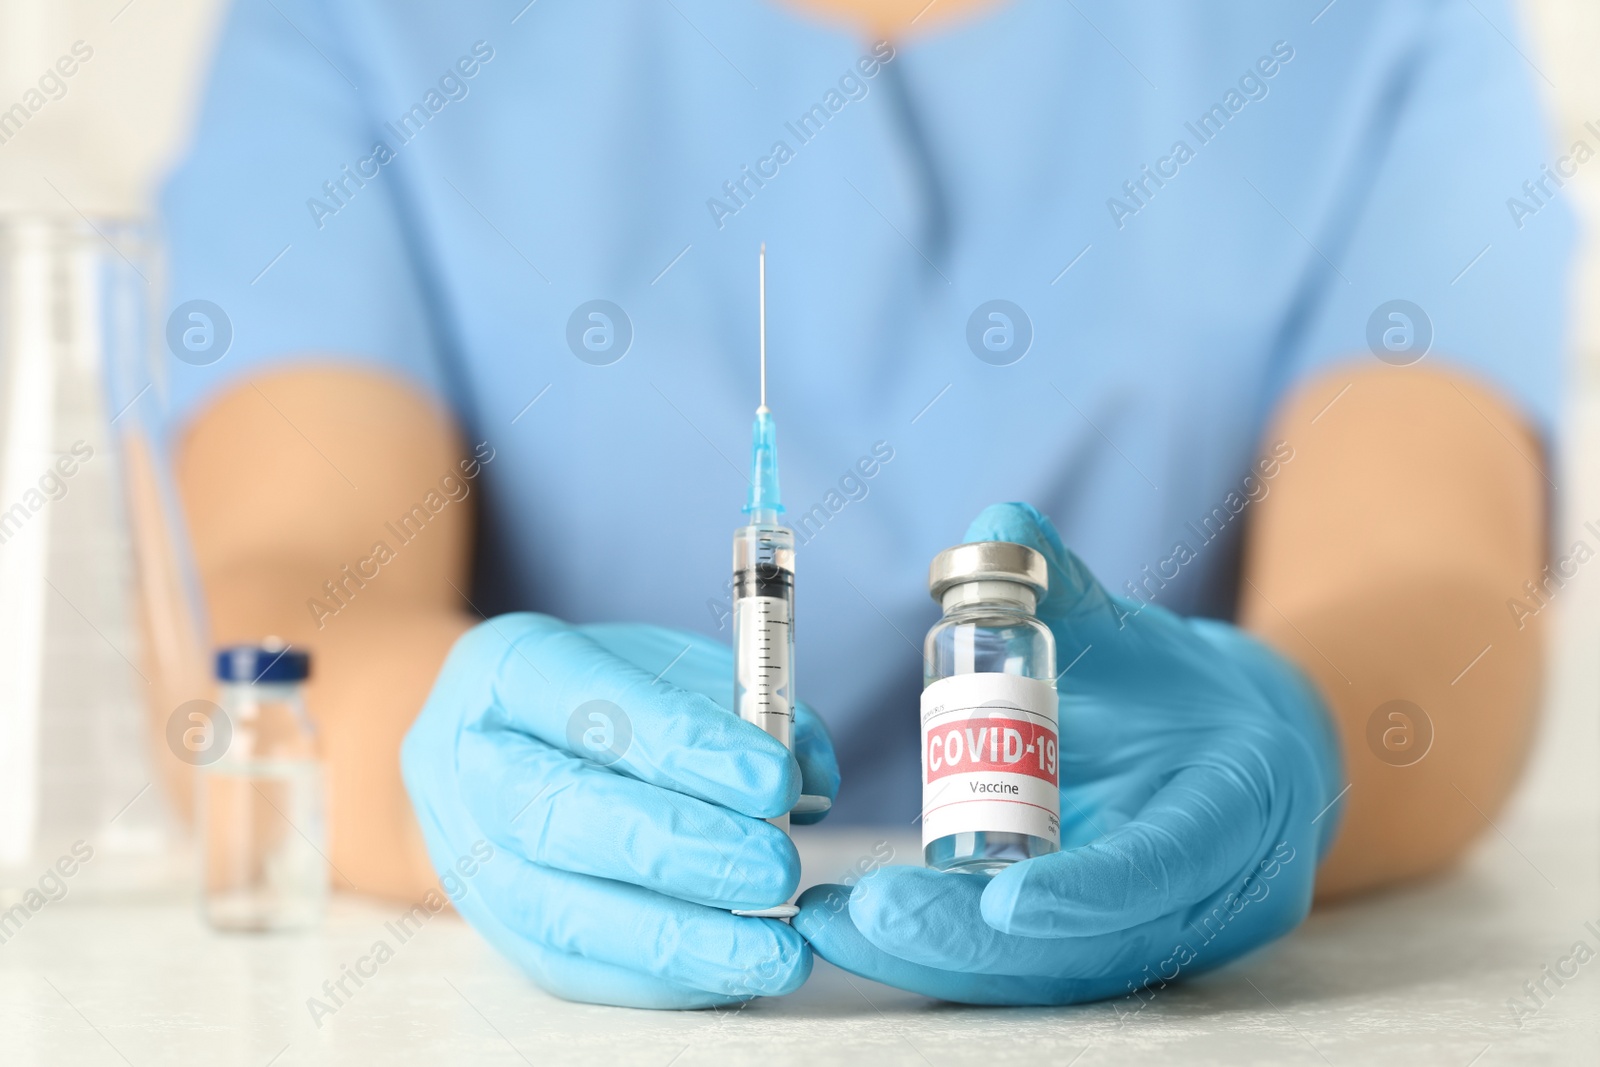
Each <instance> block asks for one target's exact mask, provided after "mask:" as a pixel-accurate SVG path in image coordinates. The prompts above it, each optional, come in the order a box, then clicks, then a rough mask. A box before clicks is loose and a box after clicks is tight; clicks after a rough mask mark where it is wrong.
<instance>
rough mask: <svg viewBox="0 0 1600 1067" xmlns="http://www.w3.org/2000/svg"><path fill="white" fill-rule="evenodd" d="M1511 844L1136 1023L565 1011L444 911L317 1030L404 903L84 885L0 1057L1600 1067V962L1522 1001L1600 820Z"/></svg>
mask: <svg viewBox="0 0 1600 1067" xmlns="http://www.w3.org/2000/svg"><path fill="white" fill-rule="evenodd" d="M1501 828H1502V829H1503V830H1504V835H1503V836H1502V835H1501V834H1500V833H1499V832H1497V831H1491V832H1490V833H1489V835H1488V837H1487V838H1486V839H1485V840H1484V841H1483V842H1482V843H1481V845H1480V847H1479V848H1478V849H1477V851H1476V852H1475V853H1474V855H1473V857H1472V859H1471V861H1470V862H1469V863H1468V864H1467V865H1466V866H1465V867H1464V868H1463V869H1462V870H1460V871H1459V872H1457V873H1455V874H1453V875H1451V876H1449V877H1447V878H1445V879H1443V880H1440V881H1437V882H1434V883H1432V884H1429V885H1426V886H1421V887H1418V888H1415V889H1409V890H1404V891H1400V892H1395V893H1392V894H1389V895H1387V896H1385V897H1382V898H1380V899H1375V900H1370V901H1365V902H1362V903H1359V904H1355V905H1349V906H1345V907H1341V908H1335V909H1325V910H1322V911H1319V912H1318V913H1316V914H1315V915H1314V916H1313V917H1312V918H1311V919H1310V921H1309V922H1307V924H1306V925H1305V926H1304V927H1303V928H1302V929H1301V930H1299V931H1298V932H1297V933H1295V934H1294V935H1293V936H1291V937H1290V938H1289V939H1287V940H1286V941H1284V942H1282V943H1281V944H1279V945H1276V946H1274V947H1271V948H1269V949H1267V950H1265V951H1263V952H1260V953H1258V954H1256V955H1254V956H1252V957H1250V958H1249V959H1246V960H1243V961H1240V962H1238V963H1236V964H1234V965H1233V966H1231V967H1228V968H1225V969H1223V970H1221V971H1219V972H1216V973H1214V974H1211V975H1207V976H1204V977H1201V978H1199V979H1197V980H1194V981H1191V982H1189V983H1187V984H1183V985H1178V986H1173V987H1170V988H1168V989H1166V990H1164V991H1162V992H1161V993H1159V994H1158V995H1157V996H1156V997H1155V998H1154V1000H1153V1002H1151V1003H1150V1004H1149V1005H1148V1006H1147V1007H1146V1008H1144V1009H1143V1010H1142V1011H1140V1012H1139V1013H1138V1014H1137V1015H1136V1016H1134V1017H1132V1018H1131V1019H1128V1020H1126V1021H1123V1022H1122V1023H1120V1024H1119V1021H1118V1019H1117V1016H1116V1014H1115V1013H1114V1012H1113V1010H1112V1008H1111V1007H1110V1006H1109V1005H1107V1004H1090V1005H1083V1006H1079V1007H1073V1008H1063V1009H1035V1008H1029V1009H987V1008H969V1007H961V1006H955V1005H949V1004H940V1003H935V1002H932V1001H929V1000H926V999H924V998H921V997H918V996H914V995H911V994H907V993H903V992H899V991H897V990H892V989H889V988H886V987H884V986H879V985H875V984H873V983H870V982H865V981H862V980H860V979H857V978H854V977H853V976H848V975H846V974H844V973H843V972H841V971H839V970H837V969H835V968H833V967H830V966H829V965H827V964H825V963H820V962H819V964H818V966H817V969H816V972H815V973H814V975H813V977H812V979H811V981H810V983H809V984H807V986H806V987H805V988H804V989H802V990H801V991H800V992H799V993H797V994H795V995H794V996H791V997H788V998H786V999H782V1000H762V1001H757V1002H754V1003H752V1004H749V1005H748V1006H746V1007H744V1008H742V1009H740V1010H738V1011H730V1012H720V1013H718V1012H710V1011H703V1012H649V1011H632V1010H624V1009H617V1008H600V1007H591V1006H587V1005H577V1004H568V1003H565V1002H563V1001H560V1000H556V999H554V998H551V997H548V996H546V995H544V994H543V993H541V992H540V991H539V990H537V989H536V988H534V987H533V986H532V985H531V984H529V983H528V982H527V981H526V980H525V979H524V978H523V977H522V976H521V975H520V974H519V973H518V972H517V971H516V970H515V969H514V968H513V967H511V966H510V965H509V964H508V963H506V962H505V961H504V960H502V959H501V958H500V957H499V956H498V955H496V954H495V953H494V952H493V951H492V950H491V949H490V948H489V947H488V946H487V945H485V944H484V943H483V942H482V941H480V940H479V938H478V937H477V935H476V934H474V933H473V932H472V931H471V929H469V928H468V927H467V926H466V925H465V924H464V923H462V922H461V921H460V920H459V919H458V918H456V917H455V916H454V915H453V914H450V913H444V914H441V915H439V916H436V917H435V918H433V919H431V920H430V921H429V922H428V924H427V925H426V926H425V927H424V928H423V929H422V931H421V932H420V933H419V934H417V935H416V936H415V937H414V938H413V939H412V940H410V941H408V942H407V943H405V944H404V945H401V946H400V947H399V949H398V951H397V953H396V954H395V957H394V958H393V959H392V960H390V961H388V962H387V963H385V964H384V965H383V966H382V967H381V968H380V969H379V971H378V973H377V975H376V976H375V977H373V978H370V979H368V980H367V981H366V983H365V984H364V985H363V986H362V987H361V988H360V989H359V990H356V992H355V994H354V995H353V996H352V997H351V998H350V999H349V1000H348V1002H347V1003H346V1004H345V1005H344V1006H343V1007H342V1008H340V1009H339V1010H338V1011H337V1012H336V1013H335V1014H334V1015H333V1016H331V1017H328V1018H325V1019H323V1025H322V1027H321V1028H320V1029H319V1028H318V1027H317V1026H316V1025H315V1024H314V1023H313V1021H312V1018H311V1015H310V1013H309V1012H308V1010H307V1007H306V1000H307V998H308V997H310V996H312V995H313V994H316V993H317V992H318V991H319V989H320V987H321V985H322V982H323V981H324V980H325V979H328V978H337V977H338V975H339V969H340V966H341V964H348V963H351V962H353V961H354V960H355V959H356V958H357V957H359V956H361V955H364V954H366V953H367V952H368V951H369V949H370V946H371V945H372V943H373V941H374V940H375V939H376V938H378V937H380V936H387V935H386V934H385V931H384V926H383V924H384V923H385V922H386V921H389V920H392V919H394V918H395V917H396V916H397V915H398V914H399V913H400V912H401V911H402V910H403V909H402V908H401V907H400V906H398V905H391V904H385V903H372V902H369V901H365V900H360V899H354V898H343V899H338V900H336V901H335V903H334V905H333V906H332V908H331V911H330V914H329V917H328V921H327V923H326V925H325V927H324V928H323V929H322V930H321V931H319V932H317V933H314V934H308V935H293V936H287V935H281V936H272V937H241V936H222V935H218V934H214V933H211V932H209V931H207V930H205V929H204V928H203V927H202V926H201V925H200V923H199V922H198V921H197V920H196V918H195V916H194V912H193V909H192V906H191V904H190V903H189V901H188V900H187V899H185V897H184V895H183V893H182V892H181V891H179V890H178V889H172V890H169V891H166V892H158V893H145V894H142V895H139V896H136V897H132V898H129V897H127V896H126V895H124V896H122V897H118V896H117V895H114V894H113V895H111V896H106V895H105V894H103V893H100V894H97V893H95V892H92V891H83V892H79V891H77V890H74V892H72V893H69V895H68V896H67V897H66V898H65V899H64V900H62V901H60V902H59V903H54V904H50V905H48V906H46V907H45V908H44V909H42V910H41V911H39V912H38V913H37V914H35V915H34V916H33V918H32V919H31V920H30V921H29V922H28V924H27V925H26V927H25V928H23V929H22V930H21V931H20V932H18V933H17V934H16V935H15V936H13V937H12V938H11V939H10V940H9V941H8V942H7V943H5V944H4V945H0V1063H3V1064H5V1065H6V1067H31V1065H34V1064H40V1065H45V1064H48V1065H50V1067H61V1065H77V1064H84V1065H91V1064H93V1065H99V1064H104V1065H108V1067H113V1065H117V1064H122V1063H128V1064H132V1065H135V1067H145V1065H155V1064H163V1065H165V1064H205V1065H207V1067H211V1065H225V1064H229V1065H231V1064H241V1065H247V1067H263V1065H266V1064H269V1063H271V1064H273V1065H274V1067H293V1065H297V1064H323V1063H360V1064H373V1065H378V1064H384V1065H387V1064H410V1063H449V1064H471V1065H474V1067H479V1065H481V1067H493V1065H501V1064H505V1065H516V1064H522V1063H530V1064H537V1065H539V1067H545V1065H548V1064H562V1063H597V1064H605V1065H606V1067H626V1065H634V1064H637V1065H640V1067H668V1065H669V1064H670V1065H672V1067H692V1065H696V1064H718V1065H722V1064H737V1063H747V1062H748V1063H760V1064H761V1065H762V1067H780V1065H783V1064H833V1063H838V1064H852V1065H854V1064H860V1063H864V1062H865V1063H871V1064H872V1065H873V1067H884V1065H887V1064H891V1063H906V1064H914V1065H928V1067H944V1065H947V1064H948V1065H956V1064H967V1063H972V1064H984V1065H985V1067H995V1065H1000V1064H1009V1063H1018V1064H1030V1065H1034V1064H1053V1065H1067V1064H1075V1065H1077V1067H1095V1065H1099V1064H1107V1063H1133V1062H1139V1063H1151V1062H1157V1061H1166V1062H1182V1063H1187V1064H1210V1063H1218V1064H1221V1063H1230V1064H1231V1063H1254V1062H1261V1063H1274V1064H1296V1063H1304V1064H1323V1063H1327V1064H1333V1065H1339V1067H1342V1065H1345V1064H1352V1065H1354V1064H1370V1063H1382V1062H1396V1063H1405V1064H1408V1065H1422V1064H1457V1065H1462V1067H1465V1065H1467V1064H1469V1063H1475V1064H1478V1065H1481V1067H1494V1065H1500V1064H1507V1063H1549V1062H1570V1063H1589V1064H1594V1063H1597V1062H1600V958H1597V959H1595V960H1593V961H1591V962H1589V963H1588V964H1587V965H1586V966H1584V967H1583V968H1581V969H1580V971H1579V973H1578V975H1577V977H1575V978H1573V979H1571V980H1569V981H1568V982H1567V984H1566V985H1565V986H1564V987H1563V988H1561V989H1560V990H1559V991H1558V992H1557V994H1556V995H1555V996H1554V997H1553V998H1552V999H1551V1001H1550V1003H1549V1004H1548V1006H1547V1007H1545V1008H1544V1009H1543V1010H1541V1011H1540V1012H1539V1013H1538V1014H1537V1015H1535V1016H1534V1017H1532V1018H1531V1019H1526V1020H1524V1025H1523V1026H1522V1028H1520V1029H1519V1028H1518V1027H1517V1026H1516V1025H1515V1023H1514V1021H1513V1016H1512V1012H1511V1010H1510V1009H1509V1008H1508V1007H1507V1004H1506V1001H1507V998H1509V997H1515V996H1519V995H1521V993H1522V988H1521V987H1522V983H1523V982H1524V981H1528V980H1537V979H1538V978H1539V977H1540V976H1541V968H1542V967H1543V966H1544V965H1545V964H1547V963H1554V962H1555V961H1556V960H1558V959H1559V958H1560V957H1562V956H1564V955H1566V954H1567V953H1568V952H1570V950H1571V947H1572V945H1573V943H1574V942H1575V941H1578V940H1584V941H1586V942H1587V943H1588V944H1589V945H1590V947H1591V948H1594V949H1597V950H1600V937H1596V936H1595V935H1594V934H1593V933H1591V932H1589V931H1588V930H1587V929H1585V927H1584V925H1583V924H1584V922H1585V921H1592V922H1594V923H1595V926H1596V927H1597V928H1600V870H1597V864H1600V825H1597V823H1596V820H1594V819H1588V818H1577V817H1572V818H1569V819H1566V820H1564V821H1561V822H1548V823H1545V824H1537V825H1532V824H1529V823H1528V822H1527V821H1526V820H1524V821H1521V822H1518V821H1511V822H1504V823H1503V824H1502V827H1501ZM802 833H804V831H802ZM885 836H886V835H875V834H871V833H869V832H839V831H831V832H825V833H819V832H813V833H810V834H807V835H806V836H804V837H803V839H802V841H803V850H804V853H805V857H806V864H807V866H806V869H807V871H808V874H809V877H808V881H813V880H824V879H827V878H830V877H836V876H837V874H836V872H838V871H840V870H842V869H843V868H844V867H845V866H846V865H847V864H848V863H850V862H851V861H852V860H854V859H855V858H856V857H858V856H863V855H866V854H868V853H870V851H871V850H872V847H873V845H874V844H875V843H876V842H878V841H881V840H884V839H885ZM887 839H888V840H890V841H892V843H893V844H894V847H895V850H896V858H897V860H898V861H899V862H915V860H916V857H917V855H918V853H917V850H916V843H915V842H914V841H912V840H909V839H905V838H903V837H901V836H895V835H888V836H887ZM1552 883H1553V885H1552ZM388 939H389V940H390V941H391V942H392V941H393V938H392V937H388ZM1475 1057H1477V1059H1474V1058H1475Z"/></svg>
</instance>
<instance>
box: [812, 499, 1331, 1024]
mask: <svg viewBox="0 0 1600 1067" xmlns="http://www.w3.org/2000/svg"><path fill="white" fill-rule="evenodd" d="M967 539H968V540H969V541H1013V542H1017V543H1020V544H1025V545H1029V546H1031V547H1033V548H1035V549H1038V550H1039V551H1040V552H1041V553H1043V554H1044V556H1045V558H1046V560H1047V561H1048V562H1049V566H1050V588H1049V591H1048V594H1047V595H1046V597H1045V598H1044V600H1043V601H1042V603H1041V604H1040V605H1039V617H1040V619H1041V620H1042V621H1043V622H1045V623H1046V625H1048V626H1049V627H1050V629H1051V631H1052V632H1053V633H1054V634H1055V639H1056V656H1057V666H1056V669H1057V670H1058V671H1064V670H1066V669H1067V667H1068V665H1071V669H1070V670H1069V671H1067V672H1066V673H1065V674H1064V675H1063V676H1062V677H1061V679H1060V681H1059V682H1058V683H1057V686H1058V689H1059V691H1060V731H1059V733H1060V738H1061V765H1060V766H1061V833H1062V842H1061V845H1062V851H1061V852H1058V853H1056V854H1054V855H1050V856H1041V857H1037V858H1035V859H1031V860H1027V861H1024V862H1021V863H1017V864H1014V865H1012V866H1011V867H1009V868H1007V869H1006V870H1004V871H1002V872H1000V873H999V874H997V875H995V876H994V877H993V878H992V879H991V878H983V877H980V876H975V875H971V874H947V873H942V872H939V871H934V870H929V869H927V868H921V867H885V868H882V869H880V870H877V871H874V872H873V873H871V874H869V875H867V876H866V877H864V878H862V879H861V881H860V882H858V883H857V884H856V885H855V887H854V889H853V890H851V889H846V888H845V887H843V886H829V885H820V886H815V887H813V888H811V889H809V890H807V891H806V892H805V893H804V894H802V896H801V899H800V904H801V912H800V914H799V915H798V916H797V917H796V918H795V920H794V926H795V928H796V929H797V930H799V931H800V932H801V933H803V934H804V935H805V937H806V939H807V940H808V941H810V942H811V944H812V945H813V946H814V947H815V948H816V950H817V952H819V953H820V954H821V955H822V957H823V958H824V959H826V960H828V961H829V962H831V963H835V964H837V965H839V966H840V967H843V968H844V969H845V970H848V971H853V972H854V973H856V974H859V975H862V976H864V977H867V978H872V979H875V980H877V981H880V982H886V983H888V984H890V985H895V986H900V987H902V988H904V989H910V990H914V991H916V992H919V993H924V994H926V995H928V996H932V997H939V998H941V999H944V1000H954V1001H965V1002H968V1003H974V1004H1063V1003H1069V1002H1073V1001H1083V1000H1094V999H1100V998H1104V997H1110V996H1117V995H1122V996H1127V995H1129V994H1130V993H1133V992H1134V991H1136V990H1139V989H1141V987H1144V986H1145V985H1147V984H1150V985H1152V986H1157V985H1160V984H1164V983H1166V982H1169V981H1172V980H1174V979H1175V978H1177V977H1178V976H1179V975H1183V976H1187V975H1190V974H1193V973H1195V972H1198V971H1201V970H1205V969H1208V968H1212V967H1216V966H1218V965H1219V964H1221V963H1224V962H1226V961H1228V960H1230V959H1233V958H1235V957H1237V956H1239V955H1240V954H1242V953H1244V952H1247V951H1249V950H1250V949H1252V948H1255V947H1257V946H1259V945H1261V944H1264V943H1265V942H1267V941H1270V940H1272V939H1273V938H1275V937H1278V936H1280V935H1282V934H1284V933H1286V932H1287V931H1289V930H1290V929H1292V928H1293V927H1294V926H1295V925H1297V924H1298V923H1299V922H1300V920H1301V919H1302V918H1304V916H1305V914H1306V912H1307V910H1308V909H1309V908H1310V904H1311V889H1312V877H1313V875H1314V873H1315V871H1316V865H1317V860H1318V858H1319V857H1320V856H1321V855H1322V853H1323V852H1324V851H1325V850H1326V848H1327V846H1328V844H1329V843H1330V842H1331V840H1332V837H1333V830H1334V827H1335V825H1336V823H1337V821H1338V811H1337V809H1334V810H1327V811H1324V809H1325V807H1327V806H1328V805H1329V804H1330V802H1332V801H1333V800H1334V798H1335V796H1336V795H1337V794H1338V793H1339V792H1340V789H1341V787H1342V784H1343V782H1342V775H1341V766H1340V760H1339V756H1338V748H1337V740H1336V738H1335V736H1334V733H1333V730H1332V726H1331V724H1330V722H1329V721H1328V718H1327V715H1326V713H1325V712H1324V710H1323V707H1322V703H1321V701H1320V699H1319V698H1318V696H1317V694H1316V692H1315V691H1314V690H1313V689H1312V688H1311V685H1310V684H1309V682H1308V681H1307V680H1306V679H1305V678H1303V677H1302V676H1301V675H1300V673H1299V672H1298V671H1297V670H1296V669H1295V668H1294V667H1292V666H1290V665H1289V664H1288V663H1287V662H1286V661H1284V660H1283V659H1281V658H1280V657H1279V656H1278V655H1277V654H1275V653H1274V652H1272V651H1271V650H1269V649H1268V648H1266V647H1265V646H1264V645H1262V644H1259V643H1258V642H1256V641H1254V640H1252V639H1251V638H1249V637H1247V636H1246V635H1245V634H1243V633H1242V632H1240V631H1239V630H1237V629H1235V628H1234V627H1232V626H1228V625H1225V624H1223V623H1220V622H1211V621H1205V620H1200V619H1183V618H1179V617H1178V616H1176V615H1174V614H1172V613H1171V612H1169V611H1166V610H1164V609H1162V608H1159V607H1154V606H1143V607H1141V605H1140V603H1139V602H1137V601H1131V600H1125V599H1123V598H1120V597H1114V596H1111V595H1110V594H1108V593H1107V592H1106V590H1105V589H1104V588H1102V587H1101V586H1100V584H1099V583H1098V582H1097V581H1095V579H1094V577H1093V576H1092V575H1091V574H1090V573H1089V571H1088V569H1087V568H1086V567H1085V566H1084V565H1083V562H1082V561H1081V560H1079V559H1078V558H1077V557H1076V556H1074V555H1073V554H1072V553H1070V552H1068V551H1067V550H1066V549H1065V548H1063V547H1062V545H1061V539H1060V537H1059V535H1058V534H1057V533H1056V531H1055V528H1054V527H1053V526H1052V525H1051V524H1050V521H1049V520H1048V519H1046V518H1045V517H1044V516H1042V515H1040V514H1039V512H1037V511H1036V510H1034V509H1033V508H1031V507H1029V506H1027V505H1023V504H1001V505H996V506H994V507H991V508H988V509H986V510H985V511H984V512H983V513H982V514H981V515H979V516H978V518H977V520H976V521H974V522H973V524H972V526H971V527H970V528H969V529H968V531H967ZM1080 656H1081V658H1079V657H1080ZM1319 815H1320V817H1319ZM1129 1003H1130V1005H1132V1004H1142V1003H1143V999H1140V1000H1137V1001H1131V1000H1130V1002H1129Z"/></svg>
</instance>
